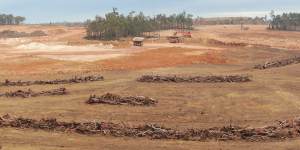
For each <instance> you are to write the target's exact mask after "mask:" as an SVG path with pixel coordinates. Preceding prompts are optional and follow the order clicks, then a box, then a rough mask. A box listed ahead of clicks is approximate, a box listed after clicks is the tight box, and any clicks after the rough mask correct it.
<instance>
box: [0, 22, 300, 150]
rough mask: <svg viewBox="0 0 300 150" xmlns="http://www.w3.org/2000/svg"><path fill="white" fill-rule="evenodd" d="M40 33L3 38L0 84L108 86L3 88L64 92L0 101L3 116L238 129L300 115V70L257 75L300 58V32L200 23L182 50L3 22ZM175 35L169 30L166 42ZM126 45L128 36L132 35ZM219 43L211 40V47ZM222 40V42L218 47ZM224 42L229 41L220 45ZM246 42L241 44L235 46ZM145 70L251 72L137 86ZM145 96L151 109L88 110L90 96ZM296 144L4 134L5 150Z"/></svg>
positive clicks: (293, 144)
mask: <svg viewBox="0 0 300 150" xmlns="http://www.w3.org/2000/svg"><path fill="white" fill-rule="evenodd" d="M5 29H10V30H15V31H25V32H30V31H35V30H42V31H44V32H46V33H47V34H48V36H45V37H38V38H36V37H30V38H19V39H0V58H1V59H0V81H1V82H3V81H4V80H5V79H9V80H24V81H29V80H54V79H68V78H71V77H74V76H75V75H77V76H85V75H95V74H97V75H102V76H104V78H105V80H104V81H97V82H88V83H79V84H65V85H31V86H22V87H17V86H16V87H5V86H1V87H0V93H4V92H6V91H15V90H19V89H21V90H27V89H29V88H30V89H32V90H48V89H55V88H59V87H65V88H67V90H68V92H69V94H68V95H66V96H45V97H35V98H28V99H23V98H6V97H0V116H3V115H5V114H10V115H11V116H17V117H21V116H22V117H25V118H32V119H42V118H57V119H58V120H59V121H66V122H72V121H76V122H89V121H99V122H101V121H104V122H113V123H125V124H128V125H142V124H147V123H154V124H159V125H163V126H167V127H171V128H175V129H188V128H200V129H202V128H203V129H206V128H211V127H222V126H227V125H230V124H232V125H239V126H245V127H264V126H266V125H272V124H273V123H275V122H276V121H277V120H286V119H293V118H295V117H300V93H299V91H300V64H293V65H288V66H285V67H280V68H273V69H268V70H255V69H253V67H254V66H255V65H256V64H261V63H264V62H265V61H269V60H273V59H280V58H286V57H291V56H296V55H298V56H299V55H300V51H299V50H300V43H299V40H300V33H299V32H283V31H268V30H266V26H254V25H249V30H247V31H241V30H240V27H239V26H203V27H196V30H194V31H193V32H192V33H193V38H192V39H187V40H186V41H185V43H184V44H169V43H167V42H166V41H165V40H164V39H162V40H158V41H152V40H147V41H146V43H145V46H144V47H140V48H137V47H132V46H131V44H130V43H129V42H128V41H126V39H125V40H124V41H120V42H118V41H111V42H101V41H87V40H85V39H84V36H85V29H84V28H79V27H76V28H75V27H64V26H34V25H28V26H3V27H1V28H0V30H5ZM171 33H172V31H163V32H162V35H163V37H164V36H168V35H169V34H171ZM127 40H128V39H127ZM212 41H213V42H212ZM216 41H218V42H216ZM220 43H223V44H220ZM240 43H242V44H243V46H237V45H238V44H240ZM145 74H154V75H156V74H159V75H187V76H193V75H195V76H196V75H212V74H216V75H230V74H245V75H249V76H251V79H252V80H253V81H252V82H247V83H140V82H137V81H136V79H137V78H138V77H140V76H141V75H145ZM107 92H110V93H115V94H120V95H125V96H130V95H133V96H135V95H142V96H148V97H152V98H155V99H157V100H158V104H157V106H155V107H132V106H112V105H92V106H91V105H87V104H85V101H86V100H87V99H88V98H89V96H90V95H91V94H97V95H101V94H105V93H107ZM299 147H300V138H299V139H297V138H296V139H289V140H282V141H281V140H279V141H266V142H246V141H227V142H224V141H223V142H221V141H213V140H212V141H207V142H197V141H180V140H150V139H147V138H129V137H112V136H101V135H80V134H76V133H63V132H47V131H41V130H33V129H15V128H0V149H1V148H2V149H1V150H77V149H78V150H79V149H80V150H82V149H84V150H87V149H91V150H98V149H113V150H114V149H128V150H139V149H170V150H177V149H178V150H179V149H186V150H190V149H201V150H202V149H203V150H240V149H246V150H257V149H263V150H273V149H278V150H297V149H299Z"/></svg>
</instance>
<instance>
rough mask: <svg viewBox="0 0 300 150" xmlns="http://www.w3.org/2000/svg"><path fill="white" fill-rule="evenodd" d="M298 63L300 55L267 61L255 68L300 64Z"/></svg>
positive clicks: (262, 68)
mask: <svg viewBox="0 0 300 150" xmlns="http://www.w3.org/2000/svg"><path fill="white" fill-rule="evenodd" d="M298 63H300V56H295V57H292V58H287V59H282V60H275V61H271V62H265V63H264V64H260V65H256V66H255V67H254V69H260V70H264V69H270V68H277V67H284V66H287V65H292V64H298Z"/></svg>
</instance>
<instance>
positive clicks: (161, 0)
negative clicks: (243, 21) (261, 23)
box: [0, 0, 300, 23]
mask: <svg viewBox="0 0 300 150" xmlns="http://www.w3.org/2000/svg"><path fill="white" fill-rule="evenodd" d="M114 7H115V8H118V10H119V11H120V12H122V13H124V14H127V13H128V12H130V11H132V10H134V11H143V12H144V13H145V14H146V15H149V16H152V15H154V14H159V13H166V14H173V13H179V12H182V11H186V12H188V13H191V14H193V15H194V16H195V17H196V16H200V17H218V16H220V17H225V16H233V17H236V16H250V17H254V16H265V15H266V14H269V12H270V11H271V10H275V11H276V12H277V13H282V12H300V0H0V13H9V14H14V15H20V16H25V17H26V18H27V20H26V23H49V22H63V21H70V22H75V21H85V20H87V19H93V18H94V17H95V16H96V15H100V16H103V15H104V14H105V13H106V12H109V11H111V10H112V8H114Z"/></svg>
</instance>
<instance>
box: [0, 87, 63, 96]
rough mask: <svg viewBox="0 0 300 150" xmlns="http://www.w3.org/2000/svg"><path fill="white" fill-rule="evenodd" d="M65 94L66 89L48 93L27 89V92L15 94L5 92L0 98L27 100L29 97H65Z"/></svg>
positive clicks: (19, 91) (16, 92)
mask: <svg viewBox="0 0 300 150" xmlns="http://www.w3.org/2000/svg"><path fill="white" fill-rule="evenodd" d="M66 94H67V90H66V88H59V89H54V90H49V91H41V92H34V91H32V90H31V89H28V90H27V91H23V90H18V91H15V92H6V93H4V94H0V96H5V97H21V98H29V97H39V96H51V95H66Z"/></svg>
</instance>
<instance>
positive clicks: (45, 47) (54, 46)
mask: <svg viewBox="0 0 300 150" xmlns="http://www.w3.org/2000/svg"><path fill="white" fill-rule="evenodd" d="M112 48H113V46H112V45H103V44H93V45H84V46H71V45H65V44H59V43H37V42H32V43H27V44H22V45H19V46H17V47H16V49H18V50H26V52H28V51H33V52H54V51H59V52H61V51H93V50H97V51H99V50H108V49H112Z"/></svg>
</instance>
